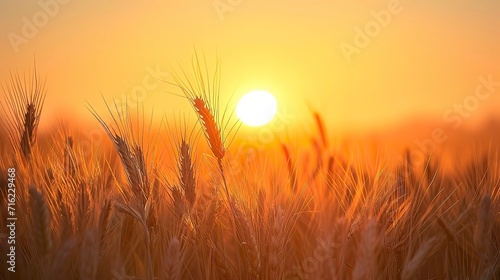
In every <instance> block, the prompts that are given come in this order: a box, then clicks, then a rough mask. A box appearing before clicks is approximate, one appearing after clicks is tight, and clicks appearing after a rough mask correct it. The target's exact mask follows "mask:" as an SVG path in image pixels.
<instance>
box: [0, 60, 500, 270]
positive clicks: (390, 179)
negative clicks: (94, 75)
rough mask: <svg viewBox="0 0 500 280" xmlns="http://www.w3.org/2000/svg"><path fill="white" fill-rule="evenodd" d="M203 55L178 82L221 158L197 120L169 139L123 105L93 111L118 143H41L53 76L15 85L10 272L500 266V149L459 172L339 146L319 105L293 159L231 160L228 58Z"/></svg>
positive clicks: (63, 134) (10, 125)
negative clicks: (224, 62) (225, 107)
mask: <svg viewBox="0 0 500 280" xmlns="http://www.w3.org/2000/svg"><path fill="white" fill-rule="evenodd" d="M194 65H195V67H194V75H193V76H191V77H190V76H187V75H186V76H184V77H183V78H181V77H176V84H177V85H178V86H179V87H180V88H181V90H182V91H183V93H184V94H185V95H186V97H187V100H188V101H189V102H190V103H191V104H192V106H193V109H194V111H195V113H196V114H197V116H198V118H199V122H198V123H199V126H200V128H201V130H202V131H203V135H204V137H205V138H206V140H207V142H208V144H209V145H208V147H209V151H210V153H211V154H210V155H200V154H199V153H197V152H196V151H197V149H196V147H197V146H196V141H197V139H198V138H197V137H195V136H192V135H193V134H195V135H196V133H193V132H188V133H186V131H189V129H188V130H186V129H184V130H182V129H181V133H179V134H178V135H177V136H175V137H172V133H173V132H172V131H171V130H172V129H170V128H169V129H170V130H169V131H167V132H166V133H165V134H166V135H167V136H166V138H168V139H174V140H172V141H171V143H172V144H170V145H167V144H165V143H162V144H160V142H159V141H157V140H158V138H162V136H158V135H161V134H162V131H161V129H159V130H158V131H154V128H152V127H151V125H149V126H148V125H147V124H145V122H144V119H145V118H144V116H142V117H141V116H140V114H139V116H137V115H134V114H132V113H131V112H128V111H127V108H125V109H123V108H117V107H116V104H114V103H112V104H111V105H110V106H115V107H116V108H114V109H115V110H111V109H112V107H110V112H111V111H112V112H117V113H114V114H111V120H112V121H111V122H106V121H105V120H104V118H102V117H100V115H99V114H98V112H96V111H95V110H93V109H92V108H90V110H91V112H92V113H93V114H94V115H95V116H96V117H97V119H98V121H99V123H100V124H101V126H102V127H103V129H104V133H107V136H108V138H109V140H110V141H109V142H108V144H111V145H106V143H101V144H100V145H97V143H96V144H95V145H91V146H90V153H89V151H88V150H85V149H89V146H88V145H86V146H84V145H81V141H82V135H80V134H79V133H78V132H73V131H72V130H71V129H59V130H58V131H56V129H54V131H51V132H50V133H49V134H47V135H48V136H46V137H44V138H42V137H40V139H39V141H38V142H36V143H35V141H34V139H36V124H38V121H39V119H40V113H41V105H42V104H43V97H44V94H45V91H44V90H43V87H42V86H41V84H39V82H38V76H36V75H34V76H32V79H20V78H19V77H17V76H14V77H13V79H12V81H11V85H15V86H14V87H13V86H10V87H4V88H3V89H4V93H5V96H6V98H5V100H7V103H6V105H5V106H6V107H5V108H7V109H9V108H10V109H9V111H8V112H11V113H10V114H9V116H10V117H9V120H10V121H9V122H6V123H5V122H2V124H7V125H6V127H5V129H6V130H7V131H8V132H9V133H8V135H9V136H10V137H9V140H10V141H8V143H10V145H9V144H8V143H7V142H2V147H1V155H0V156H1V162H0V168H1V170H2V171H1V172H2V173H1V175H0V184H1V187H2V189H1V201H2V204H1V205H2V208H1V211H0V213H1V217H0V218H1V220H2V223H1V224H2V225H3V224H4V221H6V217H7V213H6V208H7V207H6V206H5V201H6V190H5V186H6V185H7V184H6V182H7V178H6V172H5V171H6V170H7V168H10V167H15V168H16V170H17V179H16V184H17V205H16V209H17V213H16V215H17V217H18V224H17V225H18V226H17V236H16V238H17V240H16V242H17V257H18V258H17V265H16V268H17V269H16V273H14V274H13V273H11V272H8V271H7V269H6V261H5V257H6V254H4V252H7V249H6V248H7V246H8V244H7V239H6V233H7V232H6V228H5V227H2V228H1V229H0V234H1V237H0V249H1V250H0V251H1V252H2V255H1V256H0V260H1V262H0V278H1V279H500V275H499V270H500V255H499V249H500V248H499V240H498V237H499V233H500V223H499V222H500V220H499V210H500V209H499V208H500V207H499V205H500V203H499V199H500V194H499V189H500V188H499V186H498V184H499V180H500V176H499V170H500V169H499V167H500V166H499V157H498V154H497V153H496V152H494V151H495V150H494V149H489V150H488V151H487V152H486V153H485V154H484V156H483V157H481V158H478V157H477V156H475V157H474V156H472V157H470V159H469V160H468V161H467V162H466V163H465V164H462V165H459V164H457V166H456V167H455V168H454V169H455V170H453V171H445V170H444V169H443V168H441V164H440V160H441V159H440V156H439V155H434V156H432V157H429V159H428V160H427V161H426V163H425V165H424V166H423V167H422V166H417V165H416V164H415V163H413V162H412V160H411V158H410V157H409V156H406V157H404V158H403V159H402V160H401V161H400V162H399V163H398V164H395V165H391V164H387V163H386V161H384V160H383V157H382V156H378V157H377V158H376V159H371V158H370V157H369V156H367V155H366V153H365V152H364V151H363V150H360V149H353V150H351V151H348V150H340V149H338V148H336V147H335V145H334V142H333V141H331V139H330V141H329V139H328V135H327V132H326V126H325V125H324V123H323V121H322V119H321V117H320V115H319V114H317V113H315V114H314V120H315V121H316V127H317V128H318V132H317V133H315V134H313V135H312V136H311V137H312V141H311V143H312V144H311V145H310V146H301V147H300V148H293V147H294V145H293V144H292V143H283V144H282V151H279V152H282V159H281V160H280V161H279V162H277V163H274V162H273V163H271V161H267V160H266V159H265V155H260V157H259V156H257V157H255V158H254V159H253V160H254V162H248V161H247V159H239V158H234V157H231V148H230V147H229V145H228V144H229V142H230V141H227V139H228V133H229V132H230V130H231V127H232V124H228V123H227V120H228V119H229V117H228V118H224V112H221V113H220V112H219V101H218V88H219V85H218V83H219V80H218V75H219V72H218V70H217V71H216V73H215V75H214V76H215V78H214V77H212V78H211V79H210V80H209V78H210V77H211V76H209V75H208V74H207V72H206V71H205V68H204V67H202V66H200V64H199V62H198V61H197V60H196V61H195V63H194ZM202 69H203V71H202ZM235 127H237V125H236V126H235ZM165 130H166V129H165ZM153 131H154V132H153ZM25 135H26V136H25ZM145 135H146V136H145ZM168 135H170V136H168ZM23 138H26V139H28V140H29V141H27V140H22V139H23ZM26 145H29V147H27V146H26ZM166 146H168V147H166ZM11 147H12V148H11ZM37 147H38V148H37ZM27 151H28V152H27ZM266 152H269V153H272V151H263V153H266ZM262 158H263V159H262ZM235 165H241V166H243V168H240V169H238V170H243V171H241V172H235V171H234V166H235Z"/></svg>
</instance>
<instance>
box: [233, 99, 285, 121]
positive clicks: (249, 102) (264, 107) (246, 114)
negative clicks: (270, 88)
mask: <svg viewBox="0 0 500 280" xmlns="http://www.w3.org/2000/svg"><path fill="white" fill-rule="evenodd" d="M277 108H278V103H277V102H276V99H275V98H274V96H273V95H272V94H270V93H269V92H267V91H263V90H254V91H251V92H249V93H247V94H245V95H244V96H243V97H241V99H240V101H238V105H236V115H237V116H238V118H239V119H240V120H241V121H242V122H243V123H244V124H246V125H248V126H262V125H265V124H267V123H268V122H270V121H271V120H272V119H273V117H274V115H275V114H276V111H277Z"/></svg>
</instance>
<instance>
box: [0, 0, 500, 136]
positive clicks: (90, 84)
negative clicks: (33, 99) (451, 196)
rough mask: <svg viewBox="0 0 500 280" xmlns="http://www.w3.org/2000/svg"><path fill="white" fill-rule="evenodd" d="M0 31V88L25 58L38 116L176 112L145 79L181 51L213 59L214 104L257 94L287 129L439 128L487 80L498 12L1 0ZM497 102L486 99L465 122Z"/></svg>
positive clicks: (494, 4)
mask: <svg viewBox="0 0 500 280" xmlns="http://www.w3.org/2000/svg"><path fill="white" fill-rule="evenodd" d="M62 2H67V3H62ZM20 3H22V4H20ZM44 3H45V4H44ZM44 7H45V8H44ZM0 19H1V23H0V34H1V37H0V62H1V67H0V80H1V81H2V82H5V81H7V80H8V78H9V71H16V69H19V71H21V72H24V71H26V70H29V69H30V68H31V67H32V63H33V58H34V57H36V62H37V66H38V69H39V72H40V73H42V74H44V75H46V76H47V83H48V88H49V93H48V96H47V100H46V107H45V110H46V111H45V113H46V114H47V117H49V116H50V115H61V114H68V113H70V114H74V115H78V116H80V117H81V116H84V117H88V116H90V114H89V113H88V111H87V109H86V108H85V104H86V103H85V102H86V101H88V102H90V103H91V104H92V105H95V106H96V107H97V108H98V109H99V110H100V108H102V105H103V102H102V99H101V97H100V94H101V93H102V94H103V95H104V96H105V98H106V99H108V100H111V99H112V98H117V99H121V98H125V97H126V95H125V94H129V95H132V96H135V97H137V96H139V98H140V100H141V101H143V103H144V106H145V107H147V108H149V107H151V106H154V108H155V111H157V112H166V113H167V114H172V113H175V114H178V112H179V111H181V110H184V109H185V110H189V109H190V108H189V106H188V104H187V103H186V102H185V101H184V100H182V99H181V98H178V97H175V96H173V95H169V94H167V93H166V91H167V90H169V89H172V88H171V87H168V86H166V85H165V84H164V83H160V82H158V83H157V81H156V80H155V76H157V77H160V78H162V77H165V73H166V72H167V71H169V70H170V69H174V70H179V65H180V66H182V67H184V68H189V67H190V64H189V63H190V60H191V57H192V55H193V51H194V47H196V48H197V49H198V50H199V51H203V52H204V53H205V55H206V57H207V60H208V61H210V62H213V61H214V59H215V56H216V54H219V55H220V57H221V60H222V89H223V94H224V95H229V94H231V93H233V92H234V93H235V95H236V97H238V96H241V95H242V94H244V93H245V92H248V91H250V90H252V89H264V90H268V91H270V92H271V93H273V94H275V95H276V97H277V99H278V102H279V106H280V107H281V109H282V110H285V111H286V112H287V114H293V115H295V116H300V117H297V120H298V121H304V120H303V119H306V118H310V116H309V115H305V114H304V113H305V112H308V106H307V105H306V103H307V104H310V105H311V106H312V107H313V108H315V109H317V110H318V111H319V112H320V113H321V114H322V115H323V116H325V119H326V120H327V122H328V123H329V124H331V125H333V126H335V127H337V128H366V127H377V126H380V125H386V124H393V123H398V122H401V121H403V120H405V119H408V118H413V117H416V116H421V115H423V116H432V117H434V118H437V119H441V118H442V115H443V113H444V112H446V111H447V110H449V109H450V108H453V104H455V103H462V102H463V101H464V99H465V98H467V97H468V96H472V95H473V94H474V91H475V89H476V87H477V85H478V84H479V81H478V77H479V76H480V75H483V76H484V77H488V75H492V80H493V81H499V82H500V64H499V63H500V51H499V50H500V1H498V0H474V1H472V0H470V1H451V0H443V1H426V0H420V1H419V0H414V1H408V0H407V1H403V0H402V1H393V0H390V1H378V0H374V1H317V0H316V1H315V0H309V1H292V0H287V1H282V0H275V1H263V0H252V1H250V0H241V1H237V0H220V1H213V0H204V1H199V0H197V1H194V0H187V1H186V0H184V1H118V0H109V1H97V0H86V1H82V0H70V1H67V0H65V1H60V2H56V0H41V1H15V0H1V1H0ZM377 19H378V21H377ZM360 30H362V31H361V32H363V34H364V35H359V32H360ZM367 32H368V34H367ZM144 88H147V89H146V90H143V89H144ZM496 93H498V94H497V95H500V87H498V88H497V92H496ZM128 97H130V96H128ZM135 97H134V98H135ZM499 104H500V97H498V96H495V94H493V95H491V97H489V98H486V99H485V100H481V101H480V104H479V105H477V106H474V114H475V115H474V116H480V115H483V114H484V112H489V111H490V110H492V109H493V108H495V106H498V105H499ZM476 112H477V113H476Z"/></svg>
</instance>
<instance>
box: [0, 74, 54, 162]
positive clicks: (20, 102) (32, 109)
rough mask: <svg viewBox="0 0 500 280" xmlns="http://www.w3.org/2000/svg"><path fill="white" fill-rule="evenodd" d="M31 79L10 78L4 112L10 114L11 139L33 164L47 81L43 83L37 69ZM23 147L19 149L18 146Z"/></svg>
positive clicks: (5, 94)
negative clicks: (33, 152)
mask: <svg viewBox="0 0 500 280" xmlns="http://www.w3.org/2000/svg"><path fill="white" fill-rule="evenodd" d="M30 76H31V78H30V77H27V76H23V78H21V77H20V76H19V73H17V74H16V75H13V74H12V73H11V75H10V83H8V84H7V85H5V86H3V85H2V90H3V95H4V99H5V100H6V101H7V102H6V103H7V104H4V103H3V102H2V107H3V109H4V111H6V112H7V123H8V136H9V139H10V141H11V144H12V146H13V147H14V149H15V150H18V148H19V149H20V151H21V153H22V155H23V156H24V158H25V159H26V160H28V161H29V159H30V157H31V154H32V148H33V145H34V144H35V142H36V137H37V130H38V124H39V122H40V116H41V113H42V108H43V103H44V100H45V95H46V89H45V82H44V81H43V82H42V81H40V80H39V77H38V74H37V71H36V66H35V67H34V70H33V73H30ZM18 145H19V146H18Z"/></svg>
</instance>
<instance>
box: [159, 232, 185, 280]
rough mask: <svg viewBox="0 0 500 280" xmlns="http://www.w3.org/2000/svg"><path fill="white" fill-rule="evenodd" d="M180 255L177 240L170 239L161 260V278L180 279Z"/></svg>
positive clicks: (174, 238)
mask: <svg viewBox="0 0 500 280" xmlns="http://www.w3.org/2000/svg"><path fill="white" fill-rule="evenodd" d="M181 262H182V253H181V246H180V242H179V239H177V237H172V239H170V242H169V243H168V247H167V250H166V252H165V256H164V260H163V266H162V267H163V277H162V279H165V280H178V279H181Z"/></svg>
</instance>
